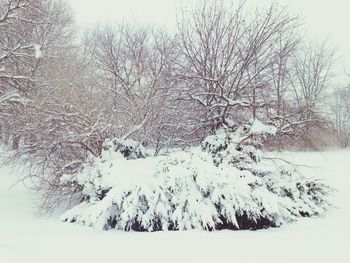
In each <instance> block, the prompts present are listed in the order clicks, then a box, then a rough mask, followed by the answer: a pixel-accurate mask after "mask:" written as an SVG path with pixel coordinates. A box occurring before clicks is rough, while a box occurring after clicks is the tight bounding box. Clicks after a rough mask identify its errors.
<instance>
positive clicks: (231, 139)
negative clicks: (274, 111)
mask: <svg viewBox="0 0 350 263" xmlns="http://www.w3.org/2000/svg"><path fill="white" fill-rule="evenodd" d="M274 132H275V129H274V128H273V127H270V128H269V126H267V125H263V124H261V123H259V122H258V121H254V122H252V123H250V125H246V126H243V127H240V128H237V129H235V130H234V131H227V130H226V131H224V130H220V131H219V132H218V133H217V134H216V135H213V136H209V137H207V138H206V140H204V142H203V143H202V146H201V147H198V148H192V149H190V150H188V151H180V152H174V153H172V154H170V155H169V156H159V157H151V156H149V155H148V154H147V152H146V150H145V149H144V148H143V147H142V146H140V145H139V144H137V143H136V142H132V141H123V140H120V139H113V140H109V141H107V142H106V143H105V144H104V151H103V153H102V156H101V157H99V158H92V159H91V160H90V163H89V164H87V165H85V166H84V167H83V169H82V170H81V171H80V172H79V174H77V175H67V176H63V177H62V178H61V183H62V184H77V185H80V186H81V188H82V193H83V198H82V200H81V203H80V204H78V205H77V206H75V207H73V208H72V209H70V210H68V211H67V212H66V213H65V214H64V215H63V216H62V220H63V221H67V222H72V223H78V224H83V225H87V226H91V227H95V228H99V229H105V230H107V229H113V228H115V229H118V230H126V231H129V230H134V231H157V230H188V229H205V230H218V229H234V230H237V229H262V228H268V227H278V226H280V225H282V224H285V223H289V222H293V221H296V220H297V219H298V218H300V217H305V216H308V217H310V216H321V215H323V214H324V213H325V212H326V211H327V210H328V209H329V208H330V207H331V206H332V205H331V204H330V203H329V202H328V201H327V197H328V195H329V194H331V192H332V189H331V188H329V187H328V186H326V185H324V184H323V183H321V182H319V181H317V180H315V179H311V178H306V177H303V176H302V175H300V174H299V173H298V172H297V170H296V169H295V168H294V167H293V166H291V165H287V164H283V163H282V162H279V163H278V164H277V163H276V162H274V163H272V162H268V161H266V160H262V158H261V156H262V154H261V151H260V150H258V148H259V139H261V137H262V136H270V135H272V134H273V133H274Z"/></svg>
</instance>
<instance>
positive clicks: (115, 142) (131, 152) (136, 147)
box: [102, 138, 148, 159]
mask: <svg viewBox="0 0 350 263" xmlns="http://www.w3.org/2000/svg"><path fill="white" fill-rule="evenodd" d="M102 147H103V148H104V150H106V151H114V152H120V153H121V154H122V155H123V156H124V157H125V158H126V159H137V158H145V157H146V156H148V153H147V151H146V149H145V148H144V147H143V146H142V145H141V143H139V142H136V141H133V140H130V139H119V138H113V139H107V140H106V141H105V142H104V143H103V146H102Z"/></svg>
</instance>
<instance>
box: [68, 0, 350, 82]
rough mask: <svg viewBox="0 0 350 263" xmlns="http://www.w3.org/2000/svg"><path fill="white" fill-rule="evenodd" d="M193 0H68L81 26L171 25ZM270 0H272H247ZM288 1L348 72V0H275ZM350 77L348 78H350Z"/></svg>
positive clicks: (349, 61) (349, 3)
mask: <svg viewBox="0 0 350 263" xmlns="http://www.w3.org/2000/svg"><path fill="white" fill-rule="evenodd" d="M189 1H192V2H196V1H195V0H187V1H186V0H68V2H69V3H70V4H71V6H72V8H73V10H74V13H75V18H76V21H77V23H78V24H79V25H81V26H92V25H94V24H95V23H97V22H101V23H104V22H106V21H111V22H112V21H123V20H125V21H130V22H132V21H136V22H140V23H156V24H160V25H165V26H169V27H174V25H175V21H176V12H175V9H176V6H178V5H179V4H180V3H188V2H189ZM248 2H257V3H259V4H261V3H269V2H271V0H248ZM274 2H276V3H279V4H281V5H288V6H289V8H290V10H291V11H292V12H293V13H295V14H299V15H300V16H301V17H302V18H303V19H304V22H305V27H306V29H307V30H308V35H310V36H311V37H312V38H314V39H318V40H324V39H329V43H330V44H331V45H332V46H333V47H335V48H337V57H338V63H339V64H340V67H339V69H338V73H340V74H342V72H339V71H342V69H341V68H342V67H345V68H347V71H349V72H350V0H275V1H274ZM349 80H350V79H349Z"/></svg>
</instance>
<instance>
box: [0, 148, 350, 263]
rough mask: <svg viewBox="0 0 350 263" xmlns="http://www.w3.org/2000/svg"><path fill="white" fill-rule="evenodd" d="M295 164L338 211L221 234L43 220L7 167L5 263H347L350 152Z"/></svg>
mask: <svg viewBox="0 0 350 263" xmlns="http://www.w3.org/2000/svg"><path fill="white" fill-rule="evenodd" d="M283 155H284V156H286V153H285V154H283ZM288 160H291V161H294V162H296V163H299V164H304V165H307V166H310V167H301V168H300V169H302V170H303V172H304V173H306V174H307V175H308V176H315V177H317V178H320V179H322V180H325V182H327V183H329V184H330V185H332V186H333V187H335V188H336V189H338V192H336V193H335V195H334V197H333V199H334V203H335V205H336V206H337V207H338V208H337V209H334V210H332V211H330V212H329V213H328V214H327V215H326V217H324V218H305V219H302V220H300V221H298V222H297V223H293V224H290V225H284V226H282V227H280V228H273V229H267V230H257V231H249V230H247V231H229V230H222V231H217V232H206V231H197V230H192V231H169V232H153V233H141V232H122V231H115V230H110V231H102V230H96V229H91V228H86V227H81V226H77V225H70V224H66V223H62V222H60V220H59V215H56V216H53V217H50V218H46V217H40V216H38V215H37V214H36V211H37V210H36V208H35V200H36V198H35V194H33V192H31V191H30V190H28V189H26V188H25V187H24V186H23V185H22V184H16V185H13V184H14V183H15V182H16V180H18V176H16V170H14V171H12V168H10V167H1V169H0V176H1V177H0V179H1V186H0V189H1V190H0V211H1V217H0V262H4V263H17V262H38V263H39V262H40V263H41V262H43V263H44V262H57V263H61V262H100V261H109V260H110V259H111V258H116V259H118V260H121V261H124V262H140V261H141V262H189V261H193V262H213V261H223V262H232V261H240V262H247V263H249V262H257V263H261V262H281V261H282V262H291V263H295V262H348V261H349V260H350V255H349V253H348V247H349V244H350V243H349V242H350V241H349V236H350V230H349V228H348V227H347V225H348V222H349V220H350V205H349V202H348V201H349V200H350V191H349V189H350V165H349V160H350V151H328V152H313V153H312V152H305V153H301V152H300V153H288ZM311 167H312V168H311Z"/></svg>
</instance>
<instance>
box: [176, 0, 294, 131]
mask: <svg viewBox="0 0 350 263" xmlns="http://www.w3.org/2000/svg"><path fill="white" fill-rule="evenodd" d="M296 19H297V18H296V17H292V16H289V15H288V13H287V12H286V10H285V9H283V8H282V9H281V8H278V7H276V6H270V7H269V8H267V9H264V10H256V12H253V13H251V12H248V11H247V10H246V6H245V2H240V3H239V4H238V5H237V6H234V5H231V6H226V5H225V4H224V3H223V2H222V1H214V2H209V3H208V2H204V3H203V4H202V5H201V6H199V7H198V8H195V9H194V10H192V11H191V12H190V14H189V15H188V14H186V13H185V12H183V13H181V16H180V22H179V32H180V33H179V38H180V41H181V47H180V50H181V51H182V55H183V58H182V59H183V67H182V71H181V72H180V73H179V75H180V76H181V79H183V80H184V82H185V83H186V88H185V89H184V91H183V95H184V100H188V101H190V102H191V103H195V104H196V105H198V107H197V112H196V114H197V121H196V122H197V123H198V126H201V127H202V128H205V130H207V128H208V127H209V128H210V129H211V130H215V129H216V128H217V126H218V125H219V126H220V125H221V124H222V123H225V122H228V120H230V119H231V120H233V121H235V122H242V121H244V120H246V119H247V118H250V116H251V114H250V113H248V112H247V110H244V109H251V110H252V112H253V114H252V115H253V116H254V117H255V116H256V110H257V109H261V108H264V107H267V106H269V105H270V103H269V102H266V101H264V100H262V99H260V98H258V96H257V92H258V89H260V88H261V87H267V86H268V81H269V78H271V77H270V76H269V72H268V69H269V67H270V66H271V65H272V64H273V63H274V61H273V58H275V57H276V55H275V52H276V48H277V47H276V40H278V39H280V38H281V34H282V33H283V32H286V33H287V32H289V31H290V28H291V27H295V25H294V24H295V21H296ZM249 115H250V116H249ZM210 129H209V130H210Z"/></svg>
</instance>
